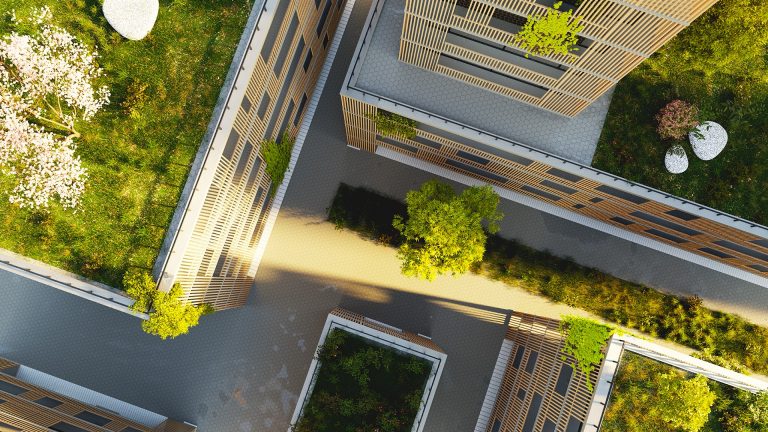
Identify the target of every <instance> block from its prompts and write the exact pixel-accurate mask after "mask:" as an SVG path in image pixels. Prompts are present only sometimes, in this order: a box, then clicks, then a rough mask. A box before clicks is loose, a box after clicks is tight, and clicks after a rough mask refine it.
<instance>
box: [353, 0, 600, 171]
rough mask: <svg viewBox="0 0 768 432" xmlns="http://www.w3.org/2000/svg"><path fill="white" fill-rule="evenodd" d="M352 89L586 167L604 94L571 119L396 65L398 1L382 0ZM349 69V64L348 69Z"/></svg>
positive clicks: (597, 130)
mask: <svg viewBox="0 0 768 432" xmlns="http://www.w3.org/2000/svg"><path fill="white" fill-rule="evenodd" d="M379 6H380V7H381V9H382V11H381V13H380V16H379V20H378V23H377V24H376V27H375V28H374V29H373V30H372V31H373V37H372V38H371V40H370V43H369V44H367V45H366V46H364V48H363V50H362V53H361V57H360V60H359V61H360V62H361V64H360V68H359V73H357V74H356V76H355V77H353V79H352V80H351V81H352V87H353V88H357V89H359V90H363V91H367V92H370V93H373V94H375V95H377V96H380V97H383V98H388V99H392V100H394V101H396V102H398V103H401V104H405V105H410V106H413V107H415V108H419V109H421V110H424V111H428V112H430V113H432V114H436V115H439V116H442V117H445V118H448V119H451V120H453V121H456V122H458V123H464V124H467V125H469V126H473V127H475V128H477V129H481V130H484V131H487V132H490V133H492V134H495V135H498V136H501V137H504V138H508V139H510V140H512V141H516V142H519V143H521V144H525V145H528V146H530V147H534V148H537V149H540V150H543V151H546V152H549V153H552V154H555V155H558V156H561V157H564V158H566V159H570V160H573V161H575V162H579V163H582V164H585V165H591V163H592V157H593V155H594V153H595V147H596V146H597V141H598V139H599V138H600V131H601V130H602V127H603V123H604V121H605V115H606V113H607V112H608V106H609V104H610V100H611V95H612V94H613V91H612V90H611V91H609V92H608V93H606V94H605V95H603V96H602V97H600V99H598V100H597V101H595V102H594V103H593V104H592V105H591V106H589V107H588V108H587V109H585V110H584V111H583V112H582V113H581V114H579V115H578V116H576V117H575V118H568V117H564V116H560V115H557V114H554V113H551V112H549V111H546V110H543V109H540V108H536V107H534V106H531V105H528V104H525V103H523V102H519V101H517V100H514V99H511V98H509V97H506V96H503V95H500V94H498V93H495V92H491V91H489V90H486V89H483V88H480V87H476V86H472V85H470V84H467V83H464V82H463V81H460V80H457V79H453V78H450V77H447V76H444V75H442V74H439V73H436V72H431V71H428V70H425V69H422V68H419V67H416V66H413V65H409V64H406V63H403V62H401V61H399V60H398V58H397V57H398V50H399V47H400V35H401V32H402V26H403V15H404V14H403V9H404V3H403V0H384V1H382V2H380V5H379ZM352 67H354V64H353V66H352Z"/></svg>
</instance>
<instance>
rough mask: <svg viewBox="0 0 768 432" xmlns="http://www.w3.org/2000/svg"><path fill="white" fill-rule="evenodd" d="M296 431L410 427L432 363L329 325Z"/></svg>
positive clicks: (395, 431)
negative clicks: (316, 373) (318, 369)
mask: <svg viewBox="0 0 768 432" xmlns="http://www.w3.org/2000/svg"><path fill="white" fill-rule="evenodd" d="M318 359H319V360H320V363H321V365H320V372H319V373H318V376H317V381H316V384H315V387H314V389H313V391H312V394H311V396H310V398H309V402H308V403H307V406H306V407H305V408H304V412H303V413H302V418H301V419H300V420H299V422H298V424H297V425H296V428H295V429H294V430H295V431H296V432H342V431H382V432H385V431H386V432H407V431H410V430H411V427H412V426H413V421H414V419H415V418H416V413H417V411H418V409H419V406H420V403H421V398H422V396H423V394H424V386H425V385H426V382H427V378H428V377H429V374H430V371H431V369H432V365H431V364H430V363H429V362H428V361H426V360H424V359H421V358H418V357H415V356H410V355H405V354H402V353H400V352H398V351H395V350H393V349H392V348H389V347H385V346H383V345H378V344H375V343H373V342H371V341H370V340H368V339H364V338H362V337H359V336H355V335H352V334H350V333H348V332H346V331H343V330H340V329H334V330H333V331H331V333H330V334H329V335H328V337H327V338H326V340H325V343H324V344H323V346H322V348H321V349H320V354H319V355H318Z"/></svg>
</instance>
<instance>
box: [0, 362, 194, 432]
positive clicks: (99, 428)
mask: <svg viewBox="0 0 768 432" xmlns="http://www.w3.org/2000/svg"><path fill="white" fill-rule="evenodd" d="M196 430H197V427H195V426H194V425H191V424H189V423H184V422H179V421H176V420H172V419H169V418H167V417H165V416H162V415H159V414H156V413H153V412H150V411H147V410H145V409H142V408H139V407H137V406H134V405H130V404H128V403H125V402H123V401H120V400H117V399H114V398H112V397H109V396H106V395H103V394H101V393H97V392H95V391H92V390H89V389H86V388H84V387H80V386H78V385H76V384H73V383H70V382H67V381H64V380H61V379H59V378H56V377H53V376H51V375H48V374H45V373H43V372H40V371H37V370H35V369H31V368H29V367H26V366H23V365H19V364H17V363H14V362H12V361H10V360H6V359H3V358H0V431H2V432H50V431H57V432H104V431H114V432H195V431H196Z"/></svg>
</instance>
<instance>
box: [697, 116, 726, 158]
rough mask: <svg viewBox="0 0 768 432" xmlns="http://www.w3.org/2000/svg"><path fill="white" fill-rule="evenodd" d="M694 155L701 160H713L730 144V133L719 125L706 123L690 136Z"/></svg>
mask: <svg viewBox="0 0 768 432" xmlns="http://www.w3.org/2000/svg"><path fill="white" fill-rule="evenodd" d="M688 139H689V140H690V141H691V146H692V147H693V153H695V154H696V156H698V158H699V159H701V160H705V161H706V160H711V159H714V158H715V156H717V155H719V154H720V152H721V151H723V149H724V148H725V145H726V144H728V132H726V131H725V128H724V127H722V126H720V125H719V124H717V123H715V122H711V121H706V122H704V123H702V124H700V125H698V126H697V127H696V130H694V131H693V132H690V133H689V134H688Z"/></svg>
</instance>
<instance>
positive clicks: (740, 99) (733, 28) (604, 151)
mask: <svg viewBox="0 0 768 432" xmlns="http://www.w3.org/2000/svg"><path fill="white" fill-rule="evenodd" d="M766 25H768V3H766V2H765V1H762V0H721V1H720V2H718V3H717V4H715V5H714V6H713V7H712V9H710V10H709V11H708V12H707V13H705V14H704V15H703V16H701V17H700V18H698V19H697V20H696V21H694V22H693V23H692V24H691V26H690V27H689V28H688V29H686V30H684V31H683V32H681V33H680V34H679V35H678V36H677V37H676V38H675V39H673V40H672V41H670V42H669V43H668V44H667V45H666V46H665V47H664V48H662V49H661V50H659V52H657V53H656V54H655V55H653V56H652V57H651V58H650V59H649V60H646V62H645V63H643V64H642V65H641V66H640V67H638V68H637V69H635V70H634V71H633V72H632V73H630V74H629V75H628V76H626V77H625V78H624V79H622V81H621V82H620V83H619V84H618V86H617V87H616V91H615V92H614V94H613V99H612V102H611V106H610V109H609V111H608V116H607V118H606V122H605V126H604V128H603V132H602V136H601V138H600V142H599V144H598V147H597V150H596V152H595V157H594V160H593V163H592V165H593V166H594V167H595V168H598V169H601V170H604V171H608V172H610V173H614V174H616V175H619V176H621V177H624V178H627V179H629V180H633V181H636V182H639V183H642V184H645V185H648V186H651V187H654V188H657V189H660V190H662V191H665V192H668V193H671V194H674V195H677V196H679V197H682V198H686V199H689V200H692V201H695V202H698V203H701V204H704V205H707V206H709V207H713V208H716V209H718V210H722V211H725V212H727V213H730V214H733V215H736V216H740V217H743V218H745V219H748V220H751V221H754V222H757V223H760V224H763V225H768V194H766V193H765V190H766V189H767V188H768V127H766V126H768V108H767V107H768V81H767V80H766V78H765V77H766V76H768V56H766V55H765V52H766V49H767V45H768V33H766V31H765V28H766ZM676 99H680V100H684V101H686V102H688V103H691V104H692V105H693V106H695V107H697V108H698V110H699V116H698V117H699V121H700V122H704V121H714V122H717V123H719V124H721V125H722V126H723V127H724V128H725V129H726V131H727V133H728V144H727V145H726V147H725V149H724V150H723V151H722V153H721V154H719V155H718V156H717V157H715V158H714V159H712V160H709V161H703V160H700V159H699V158H698V157H696V156H695V155H694V153H693V151H692V147H691V145H690V143H689V142H688V137H687V134H686V136H684V137H683V138H681V139H680V140H678V141H675V140H672V139H667V140H663V139H662V138H661V137H660V135H659V133H657V130H656V128H657V125H658V124H659V123H658V121H657V120H656V118H655V116H656V114H657V113H658V112H659V111H660V110H661V109H662V107H664V106H665V105H666V104H667V103H669V102H670V101H672V100H676ZM676 143H679V144H681V145H682V147H683V148H684V149H685V151H686V152H687V155H688V161H689V163H690V165H689V167H688V169H687V170H686V171H685V172H683V173H682V174H671V173H669V172H667V170H666V169H665V167H664V157H665V154H666V152H667V149H669V148H670V147H671V146H672V145H673V144H676Z"/></svg>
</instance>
